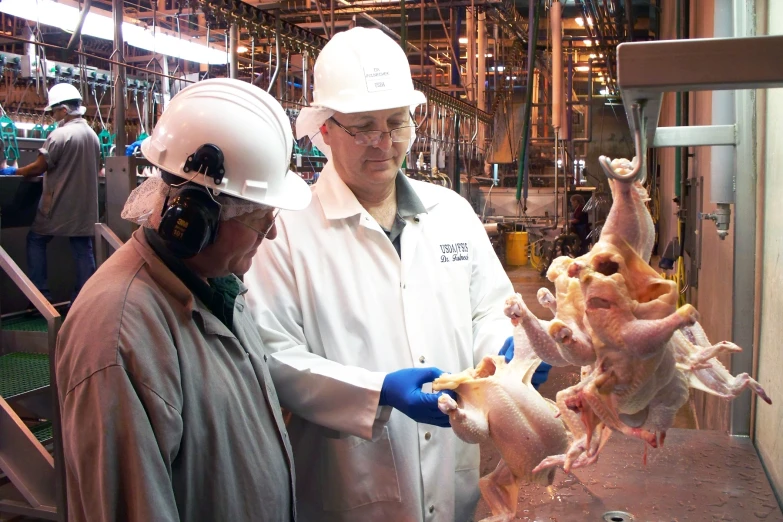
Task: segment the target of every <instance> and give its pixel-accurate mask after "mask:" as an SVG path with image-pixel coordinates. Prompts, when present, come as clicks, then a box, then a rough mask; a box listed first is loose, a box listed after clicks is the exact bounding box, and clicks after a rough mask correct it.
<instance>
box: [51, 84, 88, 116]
mask: <svg viewBox="0 0 783 522" xmlns="http://www.w3.org/2000/svg"><path fill="white" fill-rule="evenodd" d="M81 99H82V93H80V92H79V89H77V88H76V87H74V86H73V85H71V84H70V83H58V84H57V85H53V86H52V88H51V89H49V105H47V106H46V108H45V109H44V110H46V111H50V110H52V107H56V106H57V105H60V104H61V103H63V102H66V101H70V100H80V101H81Z"/></svg>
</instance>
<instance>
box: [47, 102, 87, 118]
mask: <svg viewBox="0 0 783 522" xmlns="http://www.w3.org/2000/svg"><path fill="white" fill-rule="evenodd" d="M59 107H65V110H66V111H68V116H84V114H85V113H86V112H87V107H85V106H83V105H82V104H81V103H80V102H79V100H73V101H64V102H62V103H60V104H59V105H55V106H53V107H52V110H54V109H57V108H59Z"/></svg>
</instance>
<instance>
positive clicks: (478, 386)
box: [432, 331, 568, 522]
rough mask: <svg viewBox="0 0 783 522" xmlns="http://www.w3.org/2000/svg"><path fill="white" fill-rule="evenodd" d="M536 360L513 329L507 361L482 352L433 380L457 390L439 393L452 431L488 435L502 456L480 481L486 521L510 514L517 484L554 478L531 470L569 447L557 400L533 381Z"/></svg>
mask: <svg viewBox="0 0 783 522" xmlns="http://www.w3.org/2000/svg"><path fill="white" fill-rule="evenodd" d="M540 362H541V359H539V358H538V357H537V356H536V355H535V353H534V352H533V350H532V349H531V348H530V345H529V344H528V340H527V338H526V337H525V336H524V333H523V332H521V331H517V333H516V335H515V336H514V357H513V359H512V360H511V361H510V362H509V363H508V364H507V363H506V360H505V358H504V357H502V356H486V357H484V359H482V360H481V362H479V364H478V365H477V366H476V368H475V369H472V368H471V369H468V370H465V371H463V372H460V373H457V374H444V375H442V376H441V377H439V378H438V379H436V380H435V382H433V385H432V389H433V390H434V391H438V390H454V391H456V392H457V400H456V401H455V400H454V399H452V398H451V397H450V396H448V395H446V394H443V395H441V396H440V398H439V399H438V406H439V407H440V409H441V411H443V412H444V413H446V414H448V416H449V420H450V421H451V427H452V429H453V430H454V433H455V434H456V435H457V436H458V437H459V438H460V439H462V440H464V441H465V442H468V443H473V444H477V443H480V442H484V441H486V440H491V441H492V443H493V444H494V445H495V447H496V448H497V449H498V451H499V452H500V455H501V457H502V458H501V460H500V462H499V463H498V466H497V468H495V470H494V471H493V472H492V473H490V474H488V475H486V476H484V477H482V478H481V480H480V481H479V487H480V489H481V494H482V496H483V497H484V500H485V501H486V502H487V504H488V505H489V506H490V508H491V509H492V513H493V516H492V517H490V518H487V519H485V522H490V521H492V522H506V521H509V520H512V519H513V518H514V513H515V512H516V505H517V493H518V490H519V486H520V485H522V484H526V483H539V484H545V485H549V484H551V483H552V480H553V479H554V471H555V470H554V468H552V469H542V470H537V471H535V472H534V471H533V468H534V466H535V465H536V464H537V463H539V462H540V461H541V460H542V459H544V458H546V457H547V456H548V455H553V454H559V453H563V452H564V451H565V450H566V448H567V447H568V435H567V433H566V429H565V426H564V425H563V422H562V421H561V420H559V419H557V418H555V417H556V414H557V411H558V409H557V406H555V404H554V403H553V402H552V401H550V400H548V399H545V398H543V397H542V396H541V395H540V394H539V393H538V391H536V390H535V389H534V388H533V385H532V384H531V380H532V378H533V373H534V372H535V370H536V368H537V367H538V365H539V363H540Z"/></svg>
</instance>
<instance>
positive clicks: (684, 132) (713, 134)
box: [652, 124, 737, 148]
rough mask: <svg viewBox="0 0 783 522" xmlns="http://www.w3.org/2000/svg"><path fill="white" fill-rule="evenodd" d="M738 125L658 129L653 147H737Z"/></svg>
mask: <svg viewBox="0 0 783 522" xmlns="http://www.w3.org/2000/svg"><path fill="white" fill-rule="evenodd" d="M736 144H737V125H736V124H735V125H693V126H690V127H658V129H656V130H655V139H653V143H652V146H653V147H655V148H660V147H701V146H711V145H736Z"/></svg>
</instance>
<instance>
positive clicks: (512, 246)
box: [506, 232, 527, 266]
mask: <svg viewBox="0 0 783 522" xmlns="http://www.w3.org/2000/svg"><path fill="white" fill-rule="evenodd" d="M506 264H507V265H509V266H522V265H526V264H527V232H509V233H508V234H506Z"/></svg>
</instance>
